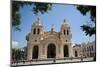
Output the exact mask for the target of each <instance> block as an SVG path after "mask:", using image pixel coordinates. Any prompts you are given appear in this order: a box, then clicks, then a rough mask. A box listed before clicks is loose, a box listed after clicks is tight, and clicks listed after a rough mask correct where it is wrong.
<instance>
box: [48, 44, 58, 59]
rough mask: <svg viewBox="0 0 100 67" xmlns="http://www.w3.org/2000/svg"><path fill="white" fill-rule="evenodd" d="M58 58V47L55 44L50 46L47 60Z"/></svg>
mask: <svg viewBox="0 0 100 67" xmlns="http://www.w3.org/2000/svg"><path fill="white" fill-rule="evenodd" d="M55 57H56V46H55V45H54V44H52V43H51V44H49V45H48V47H47V58H55Z"/></svg>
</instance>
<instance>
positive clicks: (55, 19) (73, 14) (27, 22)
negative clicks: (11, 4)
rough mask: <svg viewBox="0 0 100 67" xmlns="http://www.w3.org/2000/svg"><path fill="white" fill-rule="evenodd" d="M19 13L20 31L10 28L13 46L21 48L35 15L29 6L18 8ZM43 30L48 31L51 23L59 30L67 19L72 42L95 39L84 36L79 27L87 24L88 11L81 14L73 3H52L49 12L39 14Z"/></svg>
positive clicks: (88, 19) (25, 42)
mask: <svg viewBox="0 0 100 67" xmlns="http://www.w3.org/2000/svg"><path fill="white" fill-rule="evenodd" d="M20 13H21V25H20V28H21V31H20V32H19V31H13V30H12V42H13V44H14V45H13V46H14V47H17V48H21V47H24V46H26V45H27V41H26V40H25V37H26V35H27V34H28V33H29V32H30V31H31V26H32V24H33V23H34V21H35V20H36V18H37V16H36V15H34V14H33V12H32V7H31V6H25V7H23V8H21V9H20ZM39 17H40V19H41V21H42V23H43V25H44V29H45V31H50V29H51V27H52V24H53V25H54V28H55V31H57V32H59V31H60V28H61V24H62V23H63V21H64V19H66V20H67V22H68V24H69V26H70V27H71V32H72V42H73V43H82V42H88V41H93V40H95V36H94V35H93V36H92V37H89V36H85V34H84V32H83V31H82V29H81V27H80V26H81V25H83V24H87V22H88V21H90V15H89V13H88V14H87V16H83V15H82V14H81V13H80V12H79V11H78V10H76V8H75V6H73V5H65V4H54V5H53V8H52V10H51V11H49V13H45V14H40V15H39Z"/></svg>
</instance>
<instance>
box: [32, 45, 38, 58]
mask: <svg viewBox="0 0 100 67" xmlns="http://www.w3.org/2000/svg"><path fill="white" fill-rule="evenodd" d="M32 59H38V46H37V45H36V46H34V47H33V53H32Z"/></svg>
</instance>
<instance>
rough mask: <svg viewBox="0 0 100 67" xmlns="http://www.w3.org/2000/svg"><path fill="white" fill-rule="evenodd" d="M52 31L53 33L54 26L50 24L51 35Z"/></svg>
mask: <svg viewBox="0 0 100 67" xmlns="http://www.w3.org/2000/svg"><path fill="white" fill-rule="evenodd" d="M53 31H54V24H52V27H51V33H53Z"/></svg>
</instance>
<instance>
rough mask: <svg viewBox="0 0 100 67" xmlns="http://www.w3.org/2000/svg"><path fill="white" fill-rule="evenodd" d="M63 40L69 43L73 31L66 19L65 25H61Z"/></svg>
mask: <svg viewBox="0 0 100 67" xmlns="http://www.w3.org/2000/svg"><path fill="white" fill-rule="evenodd" d="M60 33H61V38H62V39H63V40H64V41H66V42H67V41H68V40H70V39H71V31H70V27H69V25H68V23H67V21H66V19H64V21H63V24H62V25H61V31H60Z"/></svg>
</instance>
